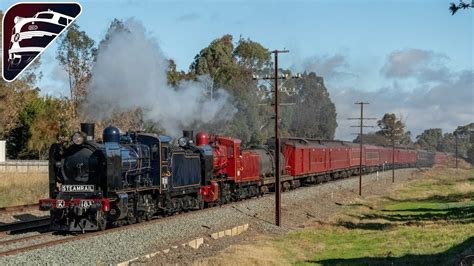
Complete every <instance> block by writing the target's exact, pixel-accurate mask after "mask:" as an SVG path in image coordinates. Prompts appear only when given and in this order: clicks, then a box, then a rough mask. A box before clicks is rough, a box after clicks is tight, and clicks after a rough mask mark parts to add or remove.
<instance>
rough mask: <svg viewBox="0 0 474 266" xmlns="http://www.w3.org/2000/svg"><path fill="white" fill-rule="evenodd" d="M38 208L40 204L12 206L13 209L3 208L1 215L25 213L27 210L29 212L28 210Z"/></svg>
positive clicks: (0, 209) (0, 210)
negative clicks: (5, 213) (3, 213)
mask: <svg viewBox="0 0 474 266" xmlns="http://www.w3.org/2000/svg"><path fill="white" fill-rule="evenodd" d="M38 207H39V205H38V203H34V204H26V205H18V206H11V207H2V208H0V213H2V212H20V211H25V210H28V209H33V208H36V209H37V208H38Z"/></svg>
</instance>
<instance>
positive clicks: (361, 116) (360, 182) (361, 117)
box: [348, 102, 375, 196]
mask: <svg viewBox="0 0 474 266" xmlns="http://www.w3.org/2000/svg"><path fill="white" fill-rule="evenodd" d="M354 104H359V105H360V117H359V118H348V119H349V120H360V125H359V126H351V127H359V128H360V134H359V142H360V143H359V144H360V147H359V150H360V154H359V156H360V158H359V196H362V156H363V154H362V149H363V144H362V142H363V133H364V131H363V129H364V127H373V126H364V120H374V119H375V118H364V104H369V103H368V102H357V103H354Z"/></svg>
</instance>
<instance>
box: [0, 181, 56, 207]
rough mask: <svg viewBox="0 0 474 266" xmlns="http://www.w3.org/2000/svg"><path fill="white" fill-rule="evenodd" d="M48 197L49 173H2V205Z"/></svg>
mask: <svg viewBox="0 0 474 266" xmlns="http://www.w3.org/2000/svg"><path fill="white" fill-rule="evenodd" d="M46 197H48V174H47V173H0V207H9V206H17V205H23V204H31V203H37V202H38V200H39V199H43V198H46Z"/></svg>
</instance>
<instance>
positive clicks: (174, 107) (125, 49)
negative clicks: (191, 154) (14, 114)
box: [83, 19, 236, 136]
mask: <svg viewBox="0 0 474 266" xmlns="http://www.w3.org/2000/svg"><path fill="white" fill-rule="evenodd" d="M124 26H125V29H126V30H122V31H117V32H115V33H114V34H111V35H110V39H109V40H108V41H107V43H106V45H103V46H101V47H100V49H99V54H98V55H97V60H96V62H95V65H94V66H93V69H92V73H93V74H92V78H91V82H90V85H89V93H88V96H87V99H86V101H85V104H84V106H83V110H84V111H85V112H86V115H87V116H89V118H91V119H94V120H100V119H108V118H111V117H112V115H113V114H114V113H116V112H123V111H129V110H134V109H136V108H141V109H142V110H143V115H144V120H146V121H151V122H155V123H158V124H159V125H160V126H161V127H162V128H164V129H165V130H166V132H167V133H168V134H170V135H172V136H180V134H181V130H182V129H184V128H186V127H187V126H190V125H196V124H202V123H209V122H211V121H222V120H227V119H230V118H232V116H233V114H234V113H235V112H236V109H235V107H234V106H233V104H232V103H231V96H230V94H229V93H227V91H225V90H223V89H218V90H214V92H213V96H212V99H211V97H210V93H209V90H210V86H212V79H211V78H210V77H209V76H201V77H199V78H198V81H184V82H181V83H180V84H179V85H178V88H173V87H171V86H170V85H168V83H167V69H168V60H167V58H166V57H165V56H164V54H163V52H162V50H161V48H160V46H159V45H158V43H157V42H156V40H155V39H153V38H152V37H150V35H149V34H147V32H146V29H145V28H144V26H143V25H142V23H141V22H139V21H137V20H135V19H128V20H125V21H124Z"/></svg>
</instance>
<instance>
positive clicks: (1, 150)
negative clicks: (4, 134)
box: [0, 140, 7, 162]
mask: <svg viewBox="0 0 474 266" xmlns="http://www.w3.org/2000/svg"><path fill="white" fill-rule="evenodd" d="M5 146H6V141H4V140H0V162H4V161H5V157H6V153H7V152H6V147H5Z"/></svg>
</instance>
